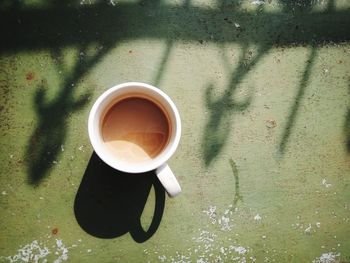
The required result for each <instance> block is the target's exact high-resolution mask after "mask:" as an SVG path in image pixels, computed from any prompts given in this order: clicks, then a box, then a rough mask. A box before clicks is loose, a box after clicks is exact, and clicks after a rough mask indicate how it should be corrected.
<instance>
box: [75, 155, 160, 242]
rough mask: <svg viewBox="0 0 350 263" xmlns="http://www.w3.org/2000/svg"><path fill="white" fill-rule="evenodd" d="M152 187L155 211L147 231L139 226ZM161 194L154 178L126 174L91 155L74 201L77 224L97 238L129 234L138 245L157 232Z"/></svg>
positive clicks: (155, 177) (145, 175)
mask: <svg viewBox="0 0 350 263" xmlns="http://www.w3.org/2000/svg"><path fill="white" fill-rule="evenodd" d="M152 186H153V187H154V192H155V208H154V214H153V219H152V222H151V224H150V226H149V228H148V230H147V231H145V230H144V229H143V227H142V225H141V219H140V218H141V215H142V211H143V209H144V207H145V205H146V201H147V198H148V196H149V194H150V191H151V188H152ZM164 204H165V190H164V188H163V187H162V185H161V184H160V182H159V180H158V178H157V176H156V174H155V173H154V172H153V171H151V172H147V173H142V174H128V173H124V172H120V171H117V170H115V169H113V168H112V167H110V166H108V165H107V164H105V163H104V162H103V161H102V160H101V159H100V158H99V157H98V156H97V154H96V153H95V152H94V153H93V154H92V156H91V158H90V161H89V163H88V166H87V168H86V170H85V173H84V176H83V179H82V181H81V184H80V186H79V189H78V192H77V194H76V197H75V201H74V213H75V217H76V219H77V221H78V224H79V225H80V226H81V228H82V229H84V230H85V231H86V232H87V233H89V234H90V235H92V236H95V237H99V238H114V237H119V236H122V235H124V234H126V233H128V232H129V233H130V235H131V236H132V238H133V239H134V240H135V241H136V242H138V243H142V242H144V241H146V240H147V239H149V238H150V237H151V236H152V235H153V234H154V233H155V232H156V230H157V228H158V226H159V224H160V221H161V219H162V215H163V211H164Z"/></svg>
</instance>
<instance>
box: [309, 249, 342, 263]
mask: <svg viewBox="0 0 350 263" xmlns="http://www.w3.org/2000/svg"><path fill="white" fill-rule="evenodd" d="M338 257H340V253H334V252H328V253H323V254H322V255H321V256H320V257H319V258H316V259H314V260H313V261H312V263H333V262H334V263H335V262H338V260H337V258H338Z"/></svg>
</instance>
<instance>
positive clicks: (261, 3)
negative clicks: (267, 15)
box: [252, 0, 265, 5]
mask: <svg viewBox="0 0 350 263" xmlns="http://www.w3.org/2000/svg"><path fill="white" fill-rule="evenodd" d="M263 4H265V1H263V0H254V1H253V2H252V5H263Z"/></svg>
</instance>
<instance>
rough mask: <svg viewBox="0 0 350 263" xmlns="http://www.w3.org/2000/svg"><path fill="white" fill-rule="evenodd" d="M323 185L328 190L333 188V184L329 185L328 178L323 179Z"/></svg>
mask: <svg viewBox="0 0 350 263" xmlns="http://www.w3.org/2000/svg"><path fill="white" fill-rule="evenodd" d="M322 185H324V186H325V187H326V188H328V187H331V186H332V184H329V183H327V180H326V178H323V180H322Z"/></svg>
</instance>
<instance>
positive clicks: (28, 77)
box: [26, 71, 34, 81]
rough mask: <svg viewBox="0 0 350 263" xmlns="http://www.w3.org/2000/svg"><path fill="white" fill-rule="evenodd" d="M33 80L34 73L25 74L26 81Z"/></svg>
mask: <svg viewBox="0 0 350 263" xmlns="http://www.w3.org/2000/svg"><path fill="white" fill-rule="evenodd" d="M33 79H34V73H33V72H31V71H29V72H28V73H27V74H26V80H29V81H30V80H33Z"/></svg>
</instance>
